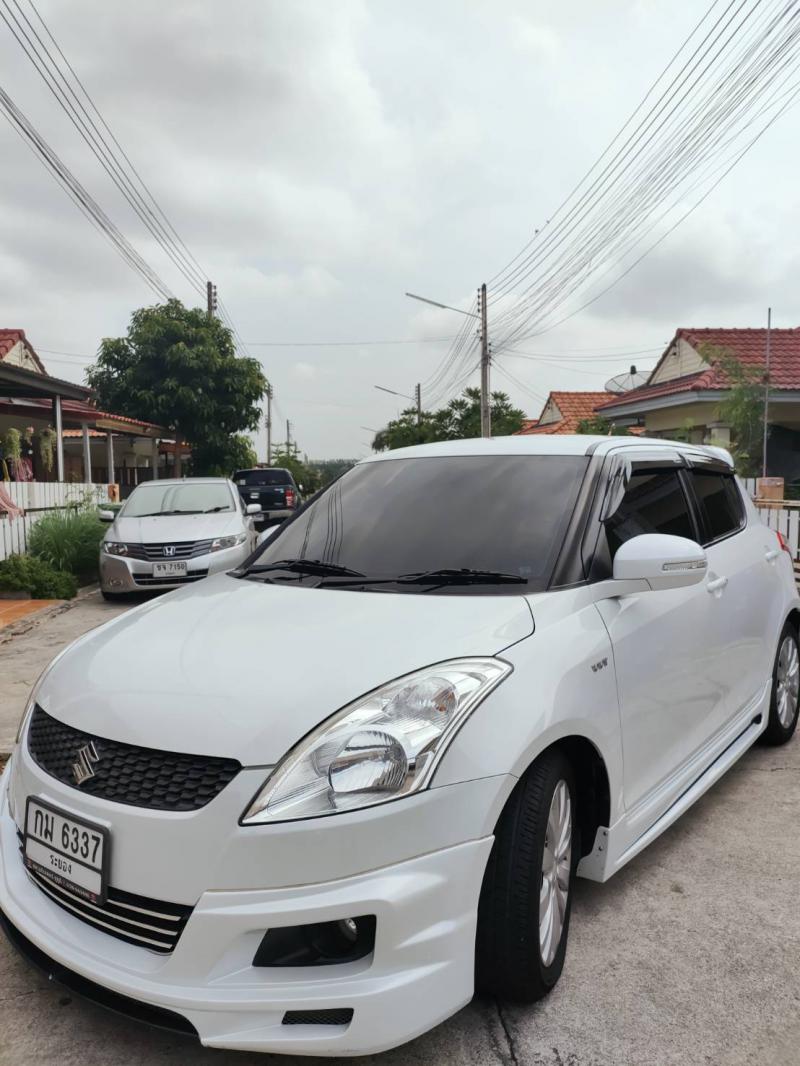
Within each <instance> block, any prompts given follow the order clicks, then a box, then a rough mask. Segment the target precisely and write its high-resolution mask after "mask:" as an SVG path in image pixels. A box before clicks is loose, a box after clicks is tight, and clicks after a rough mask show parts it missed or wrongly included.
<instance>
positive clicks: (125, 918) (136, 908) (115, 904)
mask: <svg viewBox="0 0 800 1066" xmlns="http://www.w3.org/2000/svg"><path fill="white" fill-rule="evenodd" d="M21 847H22V836H21V834H20V848H21ZM27 874H28V877H30V879H31V881H33V882H34V884H36V885H38V887H39V888H40V889H41V890H42V892H44V893H45V895H47V896H49V897H50V899H51V900H53V902H54V903H57V904H58V905H59V907H62V908H63V909H64V910H66V911H69V913H70V914H73V915H74V916H75V917H76V918H80V919H81V921H82V922H86V923H87V924H88V925H91V926H94V928H95V929H101V930H102V931H103V932H104V933H108V934H109V936H115V937H117V939H118V940H124V941H125V942H126V943H128V944H136V945H137V946H138V947H143V948H149V950H150V951H157V952H158V953H159V954H162V955H168V954H169V953H170V952H172V951H174V950H175V945H176V944H177V943H178V940H179V939H180V935H181V933H182V932H183V930H184V926H185V925H186V923H187V922H188V921H189V917H190V916H191V913H192V911H193V909H194V908H193V907H184V906H181V904H179V903H164V902H163V901H162V900H159V899H150V898H149V897H147V896H135V895H134V894H133V893H132V892H122V891H121V890H120V889H118V888H111V887H109V889H108V893H107V897H108V898H107V899H106V902H105V903H102V904H100V903H90V902H89V901H88V900H85V899H82V898H81V897H80V896H76V895H75V893H74V892H70V891H69V889H67V888H63V887H62V886H61V885H56V884H53V882H52V881H49V880H48V879H47V878H46V877H42V875H41V874H39V873H38V872H37V871H36V870H27Z"/></svg>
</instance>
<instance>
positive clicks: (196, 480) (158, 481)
mask: <svg viewBox="0 0 800 1066" xmlns="http://www.w3.org/2000/svg"><path fill="white" fill-rule="evenodd" d="M187 484H190V485H230V480H229V479H228V478H226V477H160V478H154V479H153V480H152V481H142V482H141V483H140V484H138V485H137V486H136V488H137V489H142V488H147V486H148V485H187Z"/></svg>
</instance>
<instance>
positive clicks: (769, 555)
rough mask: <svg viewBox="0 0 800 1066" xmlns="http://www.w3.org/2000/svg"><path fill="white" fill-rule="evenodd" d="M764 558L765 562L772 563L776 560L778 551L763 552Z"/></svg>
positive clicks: (771, 549)
mask: <svg viewBox="0 0 800 1066" xmlns="http://www.w3.org/2000/svg"><path fill="white" fill-rule="evenodd" d="M764 558H765V559H766V560H767V562H768V563H771V562H773V561H774V560H775V559H777V558H778V549H777V548H770V550H769V551H766V552H764Z"/></svg>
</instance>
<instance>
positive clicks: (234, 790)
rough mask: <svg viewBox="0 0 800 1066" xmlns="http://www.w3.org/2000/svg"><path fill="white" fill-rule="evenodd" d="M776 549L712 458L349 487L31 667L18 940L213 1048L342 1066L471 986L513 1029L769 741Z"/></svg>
mask: <svg viewBox="0 0 800 1066" xmlns="http://www.w3.org/2000/svg"><path fill="white" fill-rule="evenodd" d="M783 548H784V545H783V543H782V541H781V539H780V537H779V536H778V535H777V534H776V533H775V532H773V531H771V530H770V529H768V528H767V527H766V526H765V525H763V524H762V522H761V521H760V520H759V517H758V514H757V512H756V511H755V509H754V507H753V505H752V503H751V502H750V501H749V500H748V499H747V497H746V496H745V495H744V493H743V492H742V490H741V488H740V486H739V485H738V483H737V481H736V480H735V478H734V476H733V474H732V469H731V464H730V458H729V456H728V455H727V453H724V452H722V451H719V450H715V449H709V448H706V449H704V448H701V447H693V446H689V445H682V444H674V443H670V442H668V441H657V440H653V441H648V440H643V439H636V438H627V439H624V438H623V439H621V438H614V437H612V438H607V437H602V438H592V437H577V436H576V437H536V436H533V437H530V436H529V437H511V438H507V439H498V440H470V441H454V442H451V443H445V444H440V445H433V446H428V447H419V448H409V449H405V450H403V451H398V452H392V453H389V454H385V455H379V456H375V457H373V458H371V459H369V460H367V461H365V462H362V463H360V464H359V465H358V466H356V467H355V468H354V469H353V470H351V471H350V472H349V473H347V474H345V475H344V477H342V478H340V479H339V480H338V481H337V482H335V483H334V484H333V485H332V486H331V487H330V488H328V490H327V491H325V492H324V493H322V494H321V495H319V496H318V497H317V498H316V499H314V500H313V501H312V502H311V503H310V504H308V505H307V506H306V507H305V508H303V509H302V510H301V511H299V512H298V514H297V515H296V516H295V517H294V518H293V519H291V520H290V521H288V522H287V523H286V524H285V525H284V526H282V527H281V528H280V529H279V531H278V532H277V534H276V535H274V536H273V537H272V538H271V539H270V540H269V541H267V542H266V543H265V544H264V545H263V546H262V547H261V549H259V552H258V553H257V554H256V556H253V557H251V559H250V560H249V562H248V563H247V564H245V565H243V566H242V567H241V568H240V569H239V570H238V571H234V572H232V573H230V574H221V575H218V576H216V577H212V578H209V579H208V580H207V581H204V582H203V583H202V584H200V585H197V586H195V587H194V588H187V589H182V590H180V591H179V592H175V593H172V594H171V595H169V596H167V597H166V598H164V599H161V600H159V601H158V602H155V603H148V604H145V605H143V606H141V607H139V608H137V609H135V610H132V611H130V612H129V613H128V614H124V615H122V616H120V617H118V618H115V619H114V620H113V621H111V622H109V623H108V624H107V625H105V626H103V627H102V628H100V629H97V630H95V631H94V632H91V633H88V634H87V635H86V636H84V637H82V638H81V639H80V640H78V641H76V643H74V644H73V645H72V646H71V647H70V648H68V649H67V650H66V651H65V652H63V653H62V654H61V655H60V656H58V658H57V659H56V660H55V661H54V662H53V663H52V664H51V665H50V667H49V668H48V669H47V670H46V671H45V673H44V674H43V676H42V677H41V678H40V679H39V681H38V682H37V684H36V686H35V688H34V690H33V693H32V694H31V698H30V702H29V705H28V708H27V710H26V713H25V717H24V720H23V723H22V726H21V729H20V736H19V743H18V745H17V747H16V750H15V752H14V754H13V756H12V758H11V760H10V763H9V765H8V767H7V769H6V771H5V773H4V775H3V778H2V797H1V799H0V856H1V868H0V911H2V921H3V925H4V928H5V930H6V933H7V934H8V936H9V937H10V939H11V940H12V941H13V942H14V943H15V944H16V945H17V946H18V947H19V948H20V949H21V951H22V952H23V953H25V954H26V955H27V956H29V957H30V958H31V959H32V960H33V961H34V962H37V963H39V964H40V965H41V966H43V967H44V968H45V969H46V970H47V971H48V972H49V973H51V974H52V975H53V976H54V977H55V978H56V979H57V980H59V981H61V982H63V983H64V984H66V985H68V986H70V987H72V988H74V989H76V990H77V991H79V992H81V993H83V994H85V995H87V996H89V997H91V998H94V999H97V1000H99V1001H101V1002H104V1003H106V1004H108V1005H109V1006H112V1007H115V1008H117V1009H119V1010H122V1011H125V1012H128V1013H130V1014H133V1015H135V1016H138V1017H141V1018H144V1019H147V1020H150V1021H153V1022H155V1023H157V1024H162V1025H166V1026H172V1027H174V1028H178V1029H182V1030H185V1031H189V1032H196V1033H197V1034H198V1035H199V1037H200V1039H201V1041H202V1042H203V1043H204V1044H206V1045H210V1046H215V1047H228V1048H242V1049H250V1050H254V1049H255V1050H262V1051H272V1052H290V1053H300V1054H316V1055H355V1054H363V1053H368V1052H374V1051H378V1050H381V1049H384V1048H389V1047H392V1046H394V1045H397V1044H400V1043H402V1042H403V1041H405V1040H409V1039H410V1038H411V1037H413V1036H415V1035H417V1034H419V1033H421V1032H423V1031H424V1030H426V1029H429V1028H430V1027H431V1026H433V1025H435V1024H436V1023H437V1022H440V1021H442V1019H444V1018H446V1017H447V1016H448V1015H450V1014H452V1013H453V1012H454V1011H456V1010H458V1009H459V1007H461V1006H463V1005H464V1004H465V1003H467V1001H468V1000H469V999H470V997H471V996H472V994H473V991H474V989H475V987H476V986H477V987H478V988H479V989H483V990H486V991H488V992H490V993H491V994H493V995H495V996H498V997H501V998H504V999H510V1000H518V1001H519V1000H521V1001H526V1002H529V1001H532V1000H535V999H537V998H539V997H541V996H543V995H544V994H545V993H546V992H547V991H548V990H549V989H550V988H552V987H553V985H554V984H555V982H556V981H557V980H558V977H559V975H560V974H561V970H562V967H563V965H564V955H565V951H566V946H567V931H568V926H569V916H570V903H571V887H572V881H573V877H574V875H575V874H576V873H577V874H578V875H580V876H584V877H589V878H593V879H595V880H598V881H604V880H606V879H607V878H609V877H610V876H611V875H612V874H613V873H615V872H616V871H617V870H619V869H620V867H621V866H623V865H624V864H625V863H626V862H628V861H629V860H630V859H632V858H633V857H634V856H635V855H637V854H638V852H640V851H641V850H642V848H644V847H645V846H646V845H647V844H649V843H650V842H651V841H652V840H653V839H654V838H655V837H657V836H658V835H659V833H661V832H662V831H663V830H664V829H665V828H666V827H667V826H668V825H670V824H671V823H672V822H673V821H674V820H675V819H676V818H677V817H678V816H679V815H680V814H681V813H682V812H683V811H685V810H686V809H687V807H689V805H690V804H692V803H693V802H694V801H695V800H696V799H697V798H698V797H699V796H701V795H702V794H703V792H705V790H706V789H708V788H709V787H710V786H711V785H713V784H714V782H715V781H716V780H717V779H718V778H719V777H720V775H721V774H723V773H724V772H725V771H726V770H727V769H728V768H729V767H730V766H731V765H732V763H734V762H735V760H736V759H738V758H739V757H740V756H741V755H742V754H743V753H744V752H745V751H746V750H747V749H748V748H749V747H750V745H751V744H752V743H753V742H754V741H755V740H757V739H758V738H759V737H761V738H763V739H764V740H766V741H767V742H769V743H775V744H780V743H783V742H785V741H787V740H788V739H789V738H790V737H791V735H792V733H793V731H794V729H795V725H796V723H797V712H798V679H799V676H800V666H799V661H800V660H799V659H798V636H797V625H798V618H799V617H800V601H798V596H797V593H796V590H795V585H794V580H793V572H792V560H791V557H790V555H789V554H788V552H787V551H785V550H783ZM765 859H766V856H765ZM720 876H723V875H722V874H721V875H720Z"/></svg>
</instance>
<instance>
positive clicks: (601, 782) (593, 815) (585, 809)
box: [498, 733, 611, 857]
mask: <svg viewBox="0 0 800 1066" xmlns="http://www.w3.org/2000/svg"><path fill="white" fill-rule="evenodd" d="M554 750H558V751H561V752H562V753H563V754H564V755H565V757H566V758H567V760H568V762H569V764H570V766H571V767H572V769H573V772H574V774H575V786H576V788H577V790H578V825H579V828H580V841H581V842H580V853H581V857H583V856H584V855H588V854H590V853H591V851H592V849H593V847H594V842H595V837H596V835H597V830H598V829H599V828H600V827H601V826H608V825H609V824H610V818H611V784H610V778H609V773H608V768H607V766H606V762H605V759H604V758H603V756H602V754H601V753H600V751H599V750H598V748H597V747H596V745H595V744H594V743H593V742H592V741H591V740H589V738H588V737H586V736H584V735H582V734H579V733H570V734H568V735H565V736H562V737H558V738H557V739H555V740H552V741H551V742H550V743H549V744H548V745H547V746H546V747H544V748H542V749H541V750H539V751H537V753H536V755H535V757H534V758H533V759H531V761H530V762H529V763H528V765H527V766H525V767H524V769H523V771H522V773H521V774H520V775H519V776H520V778H522V777H523V776H524V774H525V773H527V772H528V770H529V769H530V768H531V766H533V765H534V764H535V763H536V762H538V761H539V759H541V758H542V757H543V756H545V755H547V754H548V752H551V751H554ZM510 800H511V795H509V796H508V797H507V798H506V802H505V803H504V804H503V810H501V812H500V815H499V817H498V823H499V821H500V818H502V817H503V811H505V808H506V806H507V805H508V803H509V802H510Z"/></svg>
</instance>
